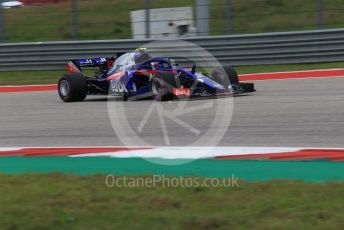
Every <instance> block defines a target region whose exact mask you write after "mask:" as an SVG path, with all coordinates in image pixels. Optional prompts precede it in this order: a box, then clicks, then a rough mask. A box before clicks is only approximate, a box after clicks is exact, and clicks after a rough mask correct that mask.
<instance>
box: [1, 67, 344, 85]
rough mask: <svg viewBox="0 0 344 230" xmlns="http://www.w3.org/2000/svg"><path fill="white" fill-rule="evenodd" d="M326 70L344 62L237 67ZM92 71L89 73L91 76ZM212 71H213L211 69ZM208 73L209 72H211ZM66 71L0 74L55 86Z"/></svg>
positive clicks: (11, 81)
mask: <svg viewBox="0 0 344 230" xmlns="http://www.w3.org/2000/svg"><path fill="white" fill-rule="evenodd" d="M326 68H344V62H334V63H321V64H303V65H300V64H295V65H265V66H241V67H236V70H237V71H238V73H239V74H247V73H260V72H275V71H293V70H312V69H326ZM91 71H92V70H90V71H89V72H88V73H89V74H91ZM209 71H211V69H209ZM209 71H208V72H209ZM63 73H65V71H64V70H56V71H55V70H54V71H22V72H21V71H19V72H0V85H26V84H28V85H32V84H53V83H57V81H58V79H59V78H60V77H61V75H62V74H63Z"/></svg>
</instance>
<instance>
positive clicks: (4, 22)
mask: <svg viewBox="0 0 344 230" xmlns="http://www.w3.org/2000/svg"><path fill="white" fill-rule="evenodd" d="M343 3H344V2H343V0H203V1H202V0H60V1H56V3H50V4H38V5H37V4H31V5H24V6H23V7H20V8H10V9H1V10H0V41H1V42H6V43H10V42H35V41H61V40H62V41H67V40H97V39H127V38H132V29H131V19H130V11H133V10H141V9H154V8H165V7H184V6H191V7H192V9H193V11H194V19H195V25H196V27H197V21H196V20H197V18H198V20H202V22H203V23H202V25H204V23H205V22H208V23H209V27H208V28H209V35H235V34H251V33H263V32H281V31H300V30H314V29H329V28H342V27H344V4H343ZM200 8H202V9H205V8H207V9H208V14H204V13H203V16H202V15H200V13H199V12H201V11H199V9H200ZM204 15H205V16H204ZM151 33H154V31H151ZM203 35H204V34H203ZM147 37H148V36H147Z"/></svg>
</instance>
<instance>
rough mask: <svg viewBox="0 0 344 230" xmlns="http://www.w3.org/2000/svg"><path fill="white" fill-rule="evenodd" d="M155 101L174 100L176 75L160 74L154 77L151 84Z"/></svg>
mask: <svg viewBox="0 0 344 230" xmlns="http://www.w3.org/2000/svg"><path fill="white" fill-rule="evenodd" d="M150 85H151V90H152V93H153V99H154V100H157V101H168V100H172V99H173V97H174V95H173V88H176V87H177V83H176V78H175V76H174V74H172V73H169V72H160V73H158V74H156V75H155V76H153V78H152V79H151V82H150Z"/></svg>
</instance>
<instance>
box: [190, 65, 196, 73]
mask: <svg viewBox="0 0 344 230" xmlns="http://www.w3.org/2000/svg"><path fill="white" fill-rule="evenodd" d="M191 73H192V74H195V73H196V65H195V64H194V65H193V66H192V69H191Z"/></svg>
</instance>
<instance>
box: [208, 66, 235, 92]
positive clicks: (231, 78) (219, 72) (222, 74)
mask: <svg viewBox="0 0 344 230" xmlns="http://www.w3.org/2000/svg"><path fill="white" fill-rule="evenodd" d="M211 78H212V79H213V80H215V81H216V82H218V83H220V84H222V85H224V86H225V87H226V88H227V87H228V86H229V84H232V85H233V84H235V85H239V77H238V73H237V72H236V71H235V69H233V68H231V67H223V68H215V69H214V70H213V72H212V74H211Z"/></svg>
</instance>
